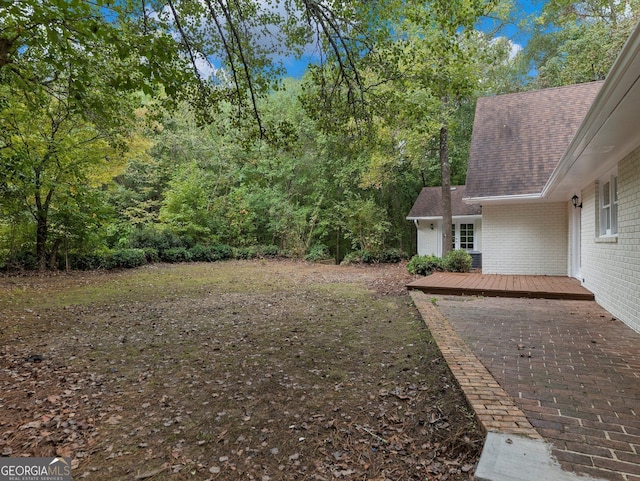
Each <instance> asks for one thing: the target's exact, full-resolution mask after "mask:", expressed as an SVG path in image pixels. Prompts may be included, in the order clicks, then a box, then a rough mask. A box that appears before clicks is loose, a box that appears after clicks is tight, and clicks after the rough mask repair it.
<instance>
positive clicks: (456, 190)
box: [407, 185, 482, 219]
mask: <svg viewBox="0 0 640 481" xmlns="http://www.w3.org/2000/svg"><path fill="white" fill-rule="evenodd" d="M464 197H466V193H465V186H464V185H456V186H452V187H451V211H452V213H453V215H455V216H458V215H479V214H481V213H482V209H481V207H480V206H479V205H478V204H465V203H464V202H462V199H463V198H464ZM418 217H442V187H423V188H422V191H420V195H419V196H418V198H417V199H416V201H415V203H414V204H413V207H412V208H411V211H410V212H409V215H407V218H409V219H414V218H418Z"/></svg>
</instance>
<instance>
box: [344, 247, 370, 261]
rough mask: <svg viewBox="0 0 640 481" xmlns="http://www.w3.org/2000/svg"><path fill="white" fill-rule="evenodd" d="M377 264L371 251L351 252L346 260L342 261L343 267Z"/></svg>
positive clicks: (345, 257)
mask: <svg viewBox="0 0 640 481" xmlns="http://www.w3.org/2000/svg"><path fill="white" fill-rule="evenodd" d="M375 262H377V258H376V256H375V255H374V254H373V253H372V252H371V251H369V250H366V249H361V250H357V251H352V252H349V253H348V254H347V255H346V256H344V259H342V264H343V265H349V264H373V263H375Z"/></svg>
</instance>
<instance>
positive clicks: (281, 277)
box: [0, 263, 481, 481]
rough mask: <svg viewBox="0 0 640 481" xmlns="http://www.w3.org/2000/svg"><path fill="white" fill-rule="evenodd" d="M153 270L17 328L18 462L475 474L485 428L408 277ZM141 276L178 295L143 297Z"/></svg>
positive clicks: (7, 417) (395, 475)
mask: <svg viewBox="0 0 640 481" xmlns="http://www.w3.org/2000/svg"><path fill="white" fill-rule="evenodd" d="M150 269H151V268H147V269H141V270H140V271H138V274H136V273H135V272H131V273H129V272H127V273H122V274H119V277H117V278H114V283H113V284H111V283H108V282H106V281H105V280H104V279H102V281H103V282H105V284H104V289H105V291H107V292H109V297H108V298H107V299H105V300H102V301H96V302H94V303H93V304H82V303H78V304H77V305H68V306H67V305H65V306H64V307H60V308H56V307H50V308H47V309H37V308H32V310H33V312H31V313H28V314H29V315H31V316H33V317H34V318H36V317H37V318H38V319H39V322H41V323H42V327H41V328H38V327H37V325H36V324H34V325H33V326H35V327H32V328H30V329H31V330H29V331H28V332H27V331H26V330H25V331H23V332H20V333H19V334H15V333H16V332H18V331H17V330H15V329H12V330H5V331H3V332H4V333H5V334H3V335H4V336H5V337H4V338H3V340H4V341H5V343H4V346H5V347H4V348H3V351H2V352H0V392H1V393H2V394H0V426H1V427H2V430H1V432H2V434H0V451H1V452H2V454H3V455H11V456H16V455H31V456H48V455H54V454H55V455H60V456H62V455H64V456H70V457H72V458H73V463H74V477H77V478H78V479H83V478H85V477H86V478H90V479H98V480H100V479H104V480H110V479H132V478H133V479H136V480H145V479H151V478H153V479H192V478H194V479H211V480H213V479H216V480H217V479H228V480H235V479H255V480H264V481H268V480H270V479H274V480H275V479H279V480H287V479H290V480H298V479H310V480H312V479H316V480H336V479H338V480H342V479H345V480H346V479H369V480H377V481H382V480H397V479H403V480H411V479H430V480H468V479H472V478H473V470H474V467H475V460H476V459H477V456H478V454H479V447H480V440H481V435H480V433H479V432H478V431H477V430H476V426H475V424H474V423H473V421H472V420H471V417H470V416H468V413H467V412H466V411H465V409H466V408H465V403H464V399H463V398H462V396H461V395H460V392H459V391H457V390H456V388H455V387H454V383H452V382H450V380H449V379H450V373H449V372H448V370H447V367H446V364H445V363H444V362H442V361H441V358H440V356H439V353H438V352H437V351H436V350H435V348H434V346H433V343H432V341H431V339H430V337H429V334H428V332H427V331H426V329H425V328H424V326H423V325H422V323H421V321H420V320H419V319H418V318H417V316H416V315H415V309H414V308H413V307H412V306H411V305H410V304H409V303H408V301H407V298H406V295H404V282H405V281H406V275H405V274H404V273H401V271H400V270H392V271H389V272H388V271H385V270H384V269H382V268H377V267H376V268H371V269H369V268H361V267H354V268H344V267H335V266H314V265H307V264H295V263H290V264H287V263H274V264H273V265H271V264H269V265H268V267H267V268H265V266H263V265H261V264H258V263H256V264H252V263H246V264H243V263H239V264H232V263H228V264H224V263H221V264H218V265H206V266H197V265H196V266H194V265H190V266H170V267H166V266H161V267H158V268H156V270H155V271H153V272H150ZM394 269H395V266H394ZM137 275H139V276H142V277H144V280H145V282H151V281H150V279H151V277H150V276H153V279H154V280H153V281H152V283H153V285H161V282H160V281H159V280H155V279H156V278H158V279H159V277H157V276H164V277H163V279H164V280H163V282H166V285H167V287H166V288H165V289H160V288H157V289H156V290H157V292H151V291H145V292H147V294H146V297H145V298H142V297H140V296H136V297H134V298H130V297H129V296H130V294H129V292H130V291H132V290H133V291H134V292H135V290H136V289H135V288H132V287H131V284H132V283H134V282H135V279H136V276H137ZM167 278H168V279H167ZM220 278H225V279H232V280H233V281H228V282H227V284H225V285H221V284H219V283H218V284H214V283H215V282H218V279H220ZM234 279H235V280H234ZM380 279H384V283H382V282H380ZM60 281H61V279H56V283H57V285H56V288H57V289H58V290H59V291H60V292H62V293H64V292H65V291H64V286H63V285H61V284H63V283H61V282H60ZM169 281H171V282H174V283H175V284H176V285H177V284H178V283H180V287H179V288H175V289H174V287H172V285H171V282H169ZM385 283H386V284H385ZM87 286H88V287H91V282H89V281H87ZM120 286H129V287H128V288H127V294H119V292H120V291H118V289H120ZM186 286H192V287H186ZM372 287H373V288H374V289H375V291H374V290H371V288H372ZM39 288H40V289H42V288H43V283H40V284H39ZM76 288H77V287H74V289H76ZM175 292H178V294H175ZM400 294H402V295H401V296H400ZM20 313H21V316H22V315H24V312H23V311H20ZM20 319H21V318H16V320H15V323H16V326H18V325H19V324H20V322H22V321H20ZM7 333H14V334H7ZM9 341H10V342H9ZM34 352H37V353H38V355H39V356H41V357H42V360H40V361H35V358H34V360H32V361H28V359H29V357H31V356H34Z"/></svg>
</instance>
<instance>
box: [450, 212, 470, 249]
mask: <svg viewBox="0 0 640 481" xmlns="http://www.w3.org/2000/svg"><path fill="white" fill-rule="evenodd" d="M456 226H458V227H457V228H456ZM462 226H465V227H464V229H463V228H462ZM468 226H471V231H470V232H471V247H470V248H469V247H462V244H463V242H462V235H463V233H464V237H465V242H464V244H465V245H467V246H468V245H469V227H468ZM451 231H452V232H451V234H452V235H451V237H452V243H451V244H452V245H451V247H452V248H453V249H454V250H455V249H464V250H466V251H467V252H473V251H475V249H476V223H475V222H469V221H464V220H461V221H457V222H456V221H454V222H452V224H451Z"/></svg>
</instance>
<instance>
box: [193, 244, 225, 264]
mask: <svg viewBox="0 0 640 481" xmlns="http://www.w3.org/2000/svg"><path fill="white" fill-rule="evenodd" d="M232 255H233V251H232V249H231V247H229V246H228V245H226V244H215V245H210V246H203V245H200V244H198V245H196V246H193V247H192V248H191V249H189V258H190V260H192V261H197V262H215V261H220V260H223V259H230V258H231V257H232Z"/></svg>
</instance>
